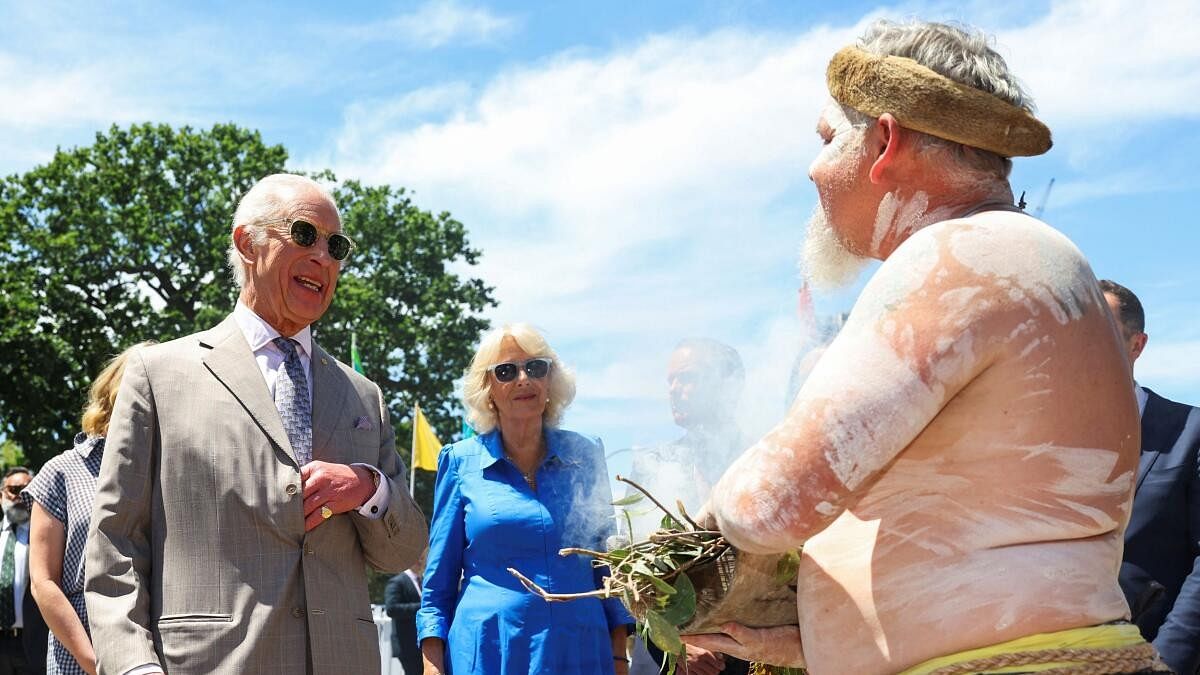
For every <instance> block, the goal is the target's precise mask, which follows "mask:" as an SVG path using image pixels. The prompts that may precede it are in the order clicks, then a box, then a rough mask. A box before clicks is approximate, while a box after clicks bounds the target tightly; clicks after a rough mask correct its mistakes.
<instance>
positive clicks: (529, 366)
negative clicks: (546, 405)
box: [488, 358, 553, 382]
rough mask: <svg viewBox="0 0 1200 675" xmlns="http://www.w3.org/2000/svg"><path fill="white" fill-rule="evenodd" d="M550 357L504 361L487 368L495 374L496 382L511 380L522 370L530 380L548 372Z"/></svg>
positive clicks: (538, 378)
mask: <svg viewBox="0 0 1200 675" xmlns="http://www.w3.org/2000/svg"><path fill="white" fill-rule="evenodd" d="M551 363H553V362H552V361H551V360H550V359H546V358H536V359H529V360H528V361H521V362H519V363H518V362H516V361H505V362H504V363H497V364H496V365H494V366H490V367H489V368H488V372H489V373H491V374H492V375H495V376H496V381H497V382H512V381H513V380H515V379H517V375H519V374H520V373H521V371H522V370H524V371H525V374H526V375H528V376H529V379H531V380H540V379H542V378H543V377H545V376H546V375H547V373H549V372H550V364H551Z"/></svg>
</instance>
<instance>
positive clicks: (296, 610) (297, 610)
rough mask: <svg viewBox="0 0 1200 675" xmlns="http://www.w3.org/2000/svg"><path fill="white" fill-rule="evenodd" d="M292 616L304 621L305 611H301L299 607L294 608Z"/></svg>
mask: <svg viewBox="0 0 1200 675" xmlns="http://www.w3.org/2000/svg"><path fill="white" fill-rule="evenodd" d="M292 616H294V617H296V618H297V619H303V618H304V610H303V609H300V608H299V607H293V608H292Z"/></svg>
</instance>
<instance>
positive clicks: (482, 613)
mask: <svg viewBox="0 0 1200 675" xmlns="http://www.w3.org/2000/svg"><path fill="white" fill-rule="evenodd" d="M544 433H545V438H546V459H545V461H543V462H542V465H541V466H540V467H539V468H538V470H537V481H536V482H537V490H536V491H535V490H533V489H532V488H530V487H529V485H528V484H527V483H526V482H525V479H524V478H522V476H521V473H520V471H519V470H518V469H517V467H516V466H514V465H513V464H512V463H511V462H510V461H509V460H508V459H507V458H506V457H505V456H504V451H503V448H502V446H501V440H500V432H499V430H494V431H491V432H489V433H487V434H484V435H482V436H476V437H474V438H468V439H465V440H462V441H459V442H458V443H455V444H453V445H450V446H447V447H445V448H443V449H442V452H441V455H440V456H439V457H438V475H437V484H436V486H435V488H434V505H433V521H432V523H431V527H430V533H429V562H428V564H427V565H426V568H425V578H424V591H423V593H422V597H421V609H420V611H418V612H417V640H418V642H419V641H420V640H423V639H425V638H427V637H437V638H442V639H443V640H445V641H446V659H445V667H446V671H447V672H448V673H449V674H450V675H468V674H473V673H480V674H486V675H516V674H520V675H531V674H533V673H557V674H561V675H571V674H579V675H584V674H587V675H598V674H600V673H604V674H610V673H612V672H613V652H612V641H611V638H610V631H611V630H613V629H615V628H617V627H619V626H625V625H627V624H631V623H633V618H632V617H630V616H629V614H628V612H626V611H625V608H624V607H623V606H622V605H621V603H620V602H619V601H618V600H616V599H615V598H614V599H609V600H603V601H602V600H599V599H595V598H588V599H584V600H575V601H571V602H553V603H551V602H546V601H545V600H542V599H541V598H539V597H537V596H535V595H533V594H531V593H529V592H528V591H526V590H525V589H524V587H522V586H521V583H520V582H519V581H517V579H516V578H515V577H513V576H512V575H511V574H509V572H508V570H507V568H509V567H512V568H515V569H517V570H518V571H520V572H521V573H522V574H524V575H525V576H527V577H529V578H530V579H532V580H533V581H534V582H536V583H537V584H538V585H540V586H542V587H543V588H545V589H547V590H548V591H551V592H555V593H579V592H585V591H590V590H594V589H596V588H599V587H600V586H601V583H602V582H601V579H602V578H603V571H602V570H598V569H594V568H593V567H592V564H591V562H592V559H591V558H589V557H584V556H576V555H573V556H566V557H563V556H560V555H558V551H559V549H560V548H563V547H567V546H579V547H583V548H590V549H599V550H603V547H604V543H605V540H606V539H607V537H608V535H609V534H611V533H612V532H613V529H614V527H613V526H614V517H613V507H612V495H611V491H610V489H609V484H608V469H607V465H606V463H605V461H604V449H603V446H602V445H601V444H600V441H599V440H598V439H594V438H589V437H587V436H583V435H581V434H577V433H574V432H571V431H564V430H560V429H546V431H545V432H544ZM460 579H461V584H460Z"/></svg>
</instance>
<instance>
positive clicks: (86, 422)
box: [82, 340, 154, 438]
mask: <svg viewBox="0 0 1200 675" xmlns="http://www.w3.org/2000/svg"><path fill="white" fill-rule="evenodd" d="M152 344H154V341H153V340H147V341H146V342H139V343H138V344H136V345H134V346H132V347H130V348H129V349H126V350H125V351H123V352H121V353H120V354H117V355H116V356H115V357H113V359H112V360H111V361H109V362H108V363H107V364H106V365H105V366H104V370H101V371H100V374H99V375H97V376H96V379H95V380H93V381H92V387H91V389H89V390H88V400H87V403H85V404H84V406H83V420H82V426H83V433H85V434H87V435H88V437H89V438H90V437H95V436H107V435H108V423H109V420H111V419H112V411H113V405H114V404H115V403H116V402H117V392H118V391H119V390H120V389H121V377H122V376H124V375H125V362H126V361H128V360H129V355H130V354H132V353H133V350H135V349H138V348H139V347H145V346H147V345H152Z"/></svg>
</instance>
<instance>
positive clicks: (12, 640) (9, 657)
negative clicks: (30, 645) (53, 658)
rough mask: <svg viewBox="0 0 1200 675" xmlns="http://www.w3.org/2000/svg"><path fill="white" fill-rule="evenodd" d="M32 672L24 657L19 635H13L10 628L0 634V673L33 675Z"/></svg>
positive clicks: (23, 648)
mask: <svg viewBox="0 0 1200 675" xmlns="http://www.w3.org/2000/svg"><path fill="white" fill-rule="evenodd" d="M33 672H34V670H33V669H32V668H30V667H29V661H28V660H26V658H25V645H23V644H21V636H20V635H13V632H12V630H6V631H4V632H3V634H0V675H33Z"/></svg>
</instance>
